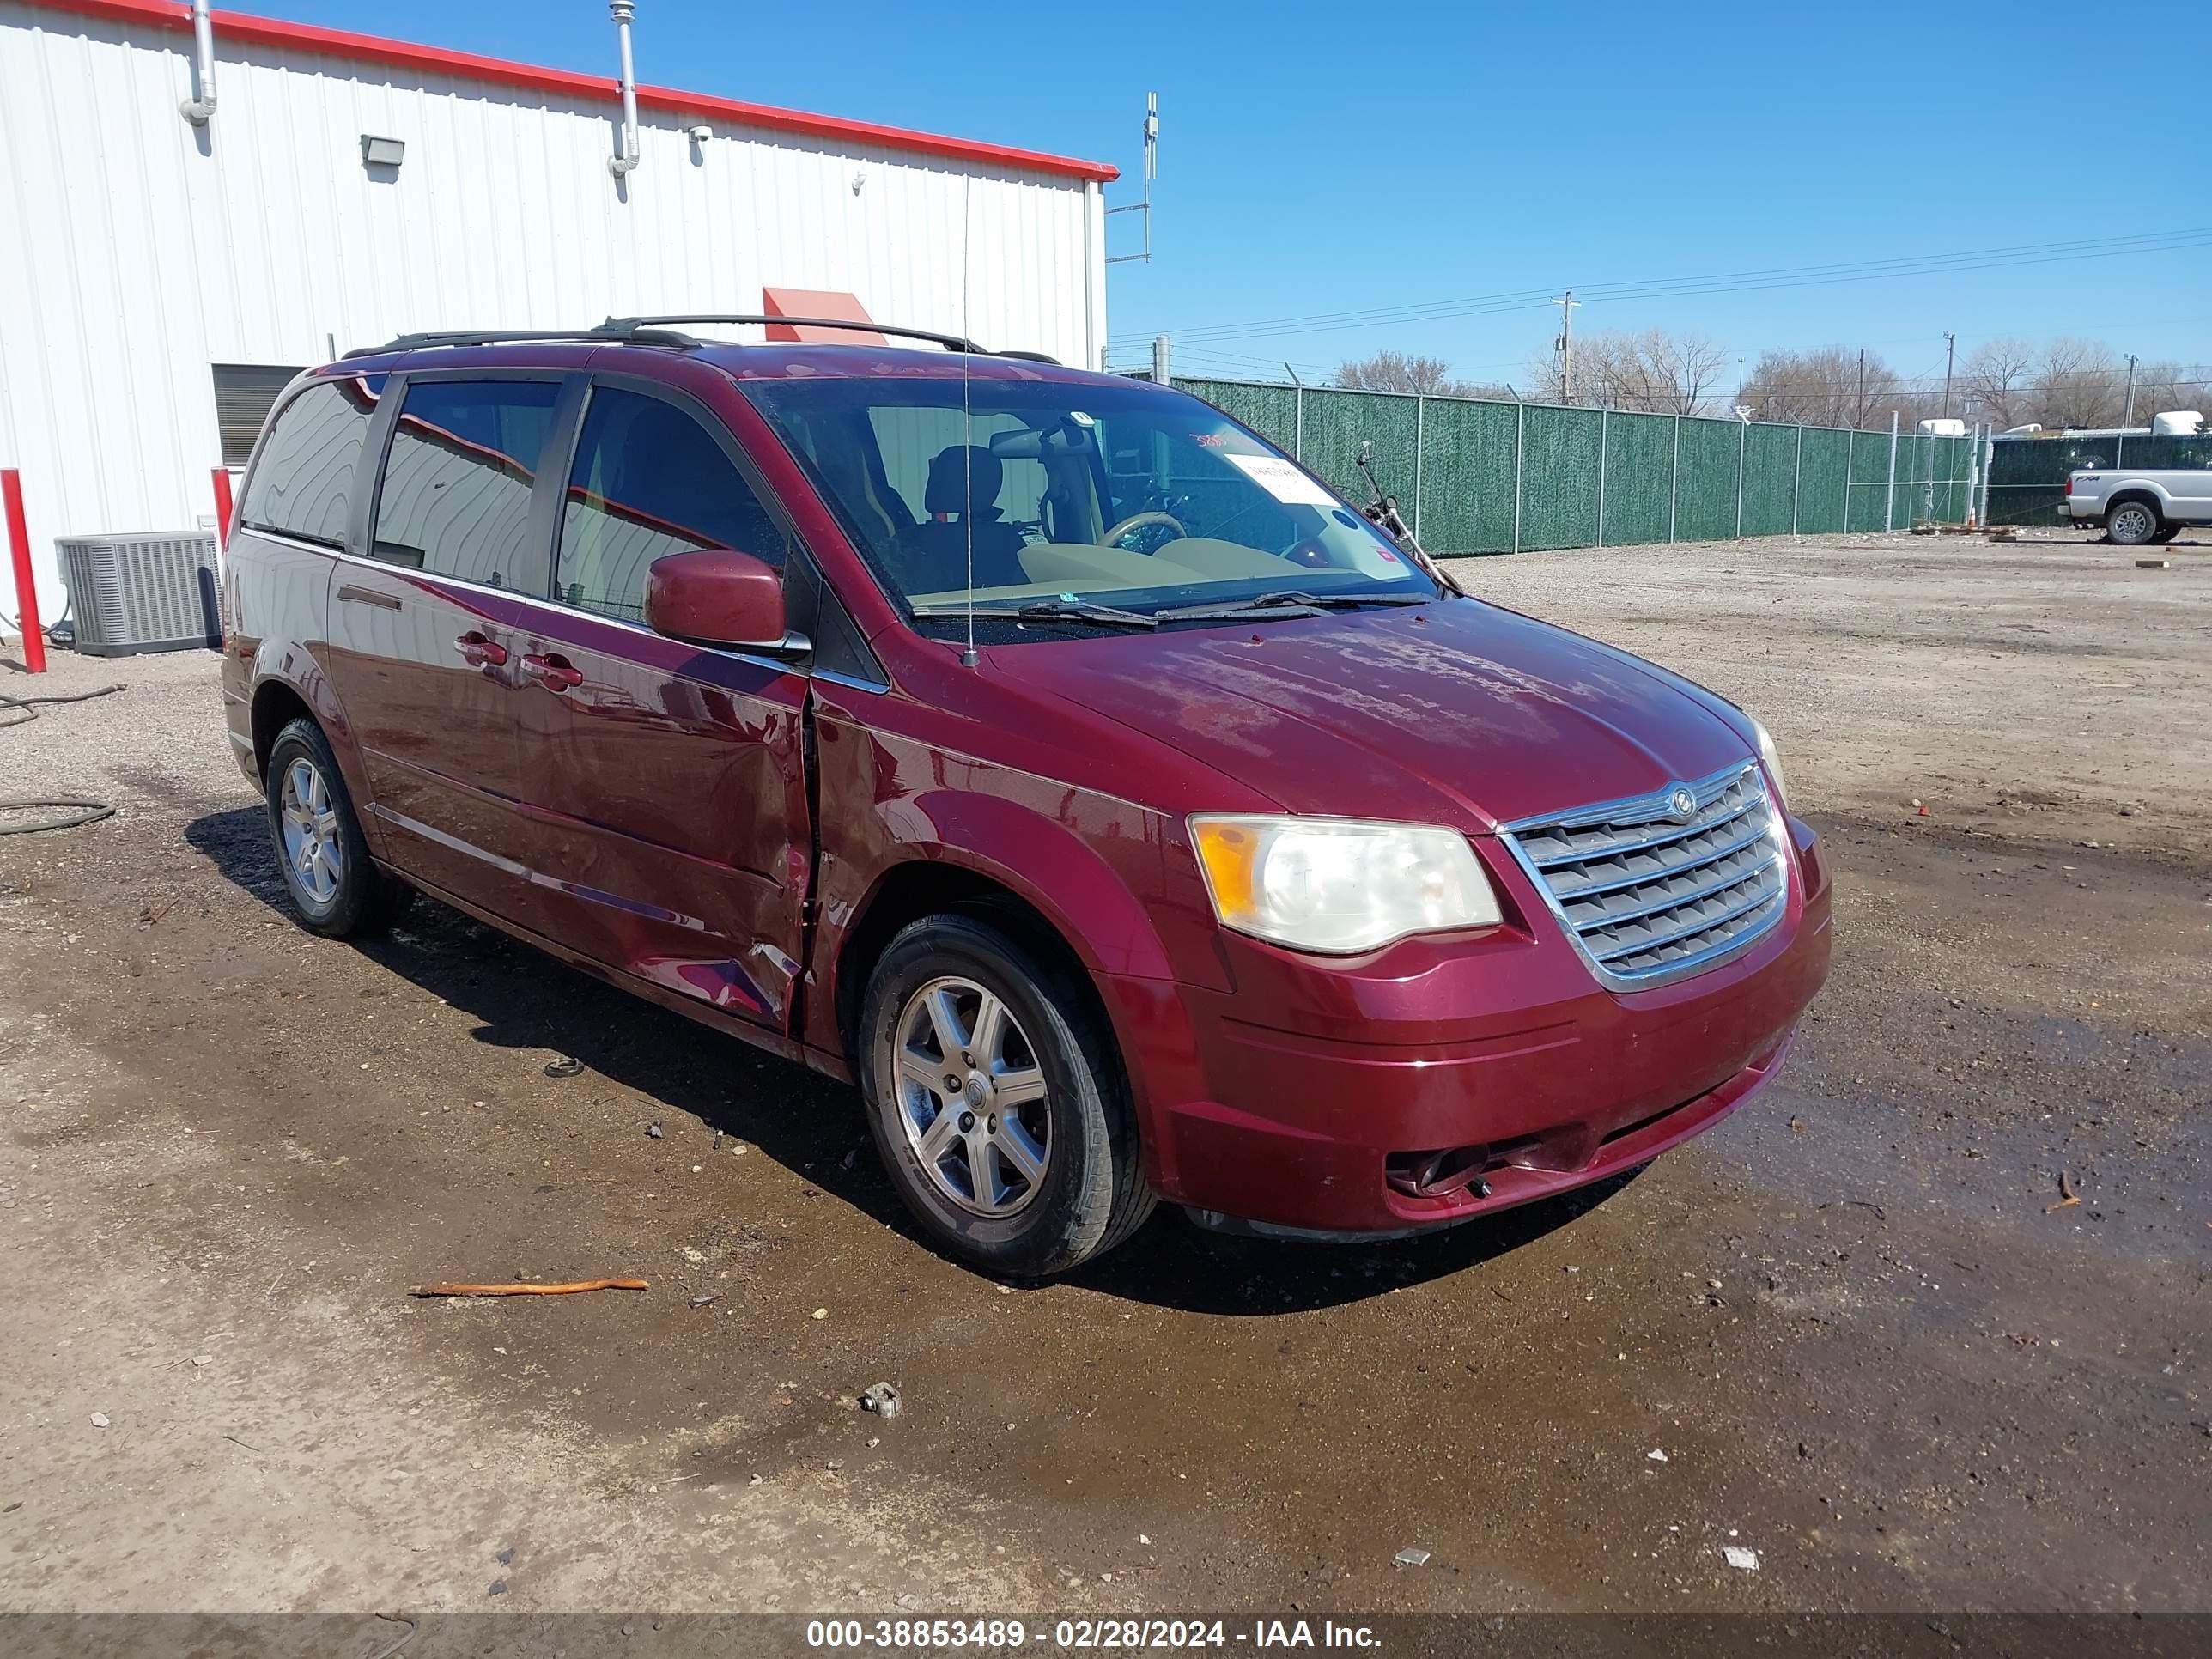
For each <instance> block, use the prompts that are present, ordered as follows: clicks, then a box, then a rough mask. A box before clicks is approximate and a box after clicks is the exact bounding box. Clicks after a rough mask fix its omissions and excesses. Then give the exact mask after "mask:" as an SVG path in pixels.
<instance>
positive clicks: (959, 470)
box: [898, 444, 1030, 593]
mask: <svg viewBox="0 0 2212 1659" xmlns="http://www.w3.org/2000/svg"><path fill="white" fill-rule="evenodd" d="M1005 482H1006V468H1005V466H1004V465H1003V464H1001V463H1000V459H999V458H998V457H997V456H996V455H994V454H993V453H991V452H990V451H989V450H988V449H987V448H985V447H983V446H982V445H981V444H952V445H950V446H948V447H945V448H944V449H941V450H939V452H938V453H937V455H936V457H935V458H934V459H932V460H931V462H930V464H929V482H928V483H927V486H926V487H925V489H924V490H923V492H922V508H923V510H924V511H925V512H927V513H928V514H929V517H928V518H927V520H924V521H923V522H922V523H921V524H918V525H915V526H914V527H913V528H912V529H910V530H908V531H905V532H902V533H901V535H900V536H899V538H898V553H899V565H900V569H899V573H898V574H899V578H900V580H902V582H903V583H904V584H905V586H906V591H907V592H909V593H945V592H954V591H956V590H958V589H961V588H964V587H966V586H968V559H969V537H970V535H971V533H972V535H973V537H974V543H975V586H978V587H1012V586H1019V585H1021V584H1024V583H1026V582H1028V581H1029V580H1030V574H1029V572H1028V571H1026V570H1024V568H1022V557H1021V556H1022V550H1023V548H1024V547H1025V546H1027V545H1028V544H1027V543H1026V542H1025V541H1024V539H1023V538H1022V532H1020V531H1018V530H1017V529H1015V528H1014V527H1013V526H1012V525H1010V524H1007V523H1006V522H1005V521H1004V520H1002V519H1001V518H1000V510H999V491H1000V489H1001V488H1002V487H1003V485H1004V484H1005ZM971 491H972V495H973V500H974V502H975V511H974V513H973V514H972V515H968V512H967V510H968V506H969V499H970V495H971Z"/></svg>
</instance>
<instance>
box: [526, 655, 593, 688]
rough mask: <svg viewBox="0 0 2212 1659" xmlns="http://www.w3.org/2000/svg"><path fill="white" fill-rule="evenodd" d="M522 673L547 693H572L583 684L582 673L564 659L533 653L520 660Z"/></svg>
mask: <svg viewBox="0 0 2212 1659" xmlns="http://www.w3.org/2000/svg"><path fill="white" fill-rule="evenodd" d="M522 671H523V672H524V673H526V674H527V675H528V676H529V677H530V678H532V679H533V680H536V681H537V682H538V684H540V685H542V686H544V688H545V689H546V690H548V691H573V690H575V689H576V688H577V687H578V686H580V685H581V684H583V683H584V671H583V670H582V669H580V668H579V667H577V666H576V665H575V664H574V663H572V662H570V661H569V660H568V659H567V658H565V657H552V656H547V657H541V656H538V655H537V654H536V653H532V654H531V655H529V656H526V657H525V658H524V659H522Z"/></svg>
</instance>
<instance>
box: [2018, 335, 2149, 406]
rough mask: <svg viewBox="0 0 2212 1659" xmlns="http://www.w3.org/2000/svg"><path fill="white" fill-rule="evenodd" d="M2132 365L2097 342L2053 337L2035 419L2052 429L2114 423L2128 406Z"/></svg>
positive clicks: (2039, 376)
mask: <svg viewBox="0 0 2212 1659" xmlns="http://www.w3.org/2000/svg"><path fill="white" fill-rule="evenodd" d="M2127 375H2128V370H2127V365H2126V364H2125V363H2124V362H2121V361H2120V359H2119V358H2118V357H2117V356H2114V355H2113V353H2112V348H2111V347H2109V346H2105V345H2100V344H2098V343H2096V342H2094V341H2093V340H2053V341H2052V342H2051V344H2050V345H2049V346H2048V347H2046V348H2045V350H2044V353H2043V364H2042V367H2041V368H2039V369H2038V370H2037V371H2036V375H2035V380H2034V381H2033V387H2032V391H2033V407H2034V410H2035V412H2034V415H2033V419H2034V420H2036V421H2038V422H2040V423H2041V424H2043V425H2045V426H2049V427H2115V426H2118V424H2119V423H2120V416H2121V415H2122V413H2123V411H2124V410H2125V408H2126V405H2127V397H2126V390H2127Z"/></svg>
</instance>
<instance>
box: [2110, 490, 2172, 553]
mask: <svg viewBox="0 0 2212 1659" xmlns="http://www.w3.org/2000/svg"><path fill="white" fill-rule="evenodd" d="M2159 528H2160V526H2159V520H2158V509H2157V508H2156V507H2153V506H2152V505H2151V504H2150V503H2149V502H2148V501H2122V502H2121V503H2120V504H2119V505H2118V507H2114V508H2113V509H2112V511H2111V512H2110V513H2106V515H2105V533H2106V535H2107V536H2109V537H2111V538H2112V541H2113V542H2114V543H2115V544H2117V545H2118V546H2121V547H2141V546H2142V545H2143V544H2145V543H2147V542H2148V541H2150V540H2152V539H2153V538H2155V537H2156V536H2157V534H2158V532H2159Z"/></svg>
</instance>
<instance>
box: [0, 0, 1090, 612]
mask: <svg viewBox="0 0 2212 1659" xmlns="http://www.w3.org/2000/svg"><path fill="white" fill-rule="evenodd" d="M558 3H566V4H576V5H588V6H593V7H594V8H595V6H596V0H558ZM625 9H626V8H625ZM651 21H652V19H651V14H650V8H649V5H648V9H647V15H646V16H645V17H644V18H642V19H641V20H640V21H639V23H638V25H637V51H638V56H639V57H640V58H642V59H643V60H644V61H645V62H646V63H647V64H651V63H652V62H653V58H654V53H653V46H654V38H653V34H652V33H651V28H650V25H651ZM211 35H212V58H211V66H212V73H211V75H210V76H209V77H208V82H207V83H206V84H203V82H202V79H201V66H200V65H199V64H198V63H197V61H196V52H195V41H194V35H193V15H192V8H191V5H190V4H189V3H179V0H0V225H4V227H5V228H4V231H0V468H10V467H12V468H15V469H18V470H19V471H20V472H21V480H22V493H23V497H24V501H25V507H26V511H27V517H28V520H29V529H30V541H31V545H32V549H33V563H34V568H35V570H36V573H37V578H38V587H39V597H40V611H41V613H42V615H43V616H44V617H46V619H47V620H48V621H52V620H53V619H54V618H56V617H58V616H59V615H60V614H61V611H62V605H63V600H64V595H63V592H62V588H61V585H60V579H59V576H58V573H57V570H56V566H55V561H54V554H53V540H54V538H55V537H57V536H64V535H91V534H100V533H106V532H127V531H167V532H176V531H189V530H191V529H194V528H207V527H210V526H213V524H214V523H215V514H216V498H217V490H218V489H219V487H220V486H219V482H218V480H217V479H216V477H215V474H216V471H218V470H220V469H222V468H223V467H225V466H230V467H235V466H236V465H239V464H240V463H241V462H242V461H243V460H244V459H245V456H246V450H247V449H248V447H250V446H251V444H252V436H253V432H254V429H255V428H258V425H259V422H260V418H261V416H262V414H263V413H264V411H265V410H266V409H267V407H268V403H269V400H270V398H271V397H272V396H273V395H274V393H275V392H276V390H277V389H278V388H280V387H281V386H283V383H284V381H285V380H287V379H289V375H290V374H292V373H293V372H295V371H296V370H297V369H299V368H303V367H306V366H307V365H310V364H313V363H317V362H325V361H327V360H328V359H329V358H330V357H331V356H334V355H335V354H336V353H337V352H340V351H343V350H346V349H349V348H350V347H353V346H357V345H366V344H374V343H377V342H379V341H381V340H385V339H387V338H389V337H392V336H393V335H396V334H398V333H402V332H405V331H412V330H419V329H436V328H455V327H470V326H487V327H509V328H559V327H574V326H578V325H585V324H589V323H592V322H596V321H598V320H599V319H600V318H602V317H605V316H607V315H609V314H635V313H653V312H683V311H686V310H689V311H693V312H757V311H760V310H762V309H763V308H764V307H765V308H769V309H775V310H777V311H780V312H781V313H785V314H803V313H804V312H805V310H807V309H808V308H810V307H811V304H813V303H816V302H817V301H818V302H819V303H822V304H831V303H834V302H835V301H836V298H837V297H839V296H844V295H850V296H853V297H854V298H856V299H857V300H858V301H859V304H860V307H863V308H864V309H865V312H866V315H868V316H870V317H872V318H874V319H878V320H879V321H883V322H896V323H903V324H907V325H913V326H917V327H923V328H933V329H939V330H943V331H952V332H961V333H965V334H967V335H969V336H970V337H973V338H975V339H979V340H981V341H982V342H984V343H986V344H987V345H1004V346H1016V347H1023V348H1027V349H1034V350H1040V351H1044V352H1048V353H1050V354H1051V355H1052V356H1055V357H1057V358H1059V359H1060V361H1062V362H1072V363H1083V364H1087V365H1090V366H1091V367H1094V368H1095V367H1098V366H1100V365H1101V364H1102V362H1103V349H1104V344H1105V339H1106V324H1105V289H1106V285H1105V265H1104V219H1103V204H1102V198H1101V191H1102V189H1103V185H1104V184H1105V183H1106V182H1107V181H1108V180H1109V179H1112V178H1114V177H1115V169H1114V168H1112V167H1108V166H1105V165H1103V164H1100V163H1097V162H1090V161H1074V160H1071V159H1068V158H1066V157H1060V156H1054V155H1041V154H1037V153H1034V152H1030V151H1025V150H1017V149H1006V148H1003V147H1000V146H996V145H990V144H981V143H969V142H966V141H963V140H960V139H955V138H947V137H939V136H935V135H932V134H926V133H917V132H908V131H900V130H897V129H894V128H890V127H884V126H879V125H872V124H869V123H866V122H860V121H852V120H842V119H837V118H829V117H823V116H817V115H805V114H799V113H797V112H792V111H787V110H779V109H773V108H769V107H767V106H760V105H755V104H744V103H737V102H733V101H732V100H726V99H720V98H712V97H706V96H702V95H696V94H688V93H682V92H674V91H668V90H664V89H661V88H655V87H649V86H641V87H639V88H637V89H636V102H637V106H638V127H637V131H636V137H635V166H634V167H631V168H630V169H629V170H628V171H626V172H624V171H619V170H618V169H617V168H616V167H611V166H610V161H611V160H612V159H613V158H616V157H617V156H620V155H623V154H624V153H625V151H626V149H627V145H626V143H625V135H624V123H623V100H622V96H621V86H620V77H619V76H615V75H609V76H604V77H602V76H586V75H575V74H570V73H567V72H564V71H560V70H545V69H538V68H534V67H532V66H529V65H526V64H513V63H507V62H505V61H502V60H499V59H494V58H479V57H474V56H471V55H467V54H463V53H457V52H445V51H441V50H438V49H436V48H434V47H429V46H416V45H410V44H408V43H405V42H401V41H395V40H381V39H376V38H373V37H370V36H367V35H360V34H352V33H342V32H338V31H334V30H329V29H321V28H313V27H306V26H303V25H300V24H295V23H286V22H279V21H273V20H270V19H267V18H261V17H252V16H246V15H241V14H238V13H231V12H220V11H219V12H216V13H215V14H214V15H213V17H212V20H211ZM607 49H608V57H609V64H610V67H611V68H612V67H614V66H615V64H616V36H615V32H614V30H613V29H612V28H610V30H609V33H608V40H607ZM210 103H211V104H212V105H213V106H214V107H213V108H212V109H211V110H210V109H206V108H205V107H204V106H206V105H207V104H210ZM187 104H190V105H191V106H192V107H191V108H190V109H187V108H186V107H185V106H186V105H187ZM196 117H197V118H196ZM372 141H375V142H372ZM963 242H964V244H965V246H964V248H963ZM0 568H4V567H3V566H0ZM0 586H4V584H0ZM0 611H7V612H9V613H10V614H12V613H13V612H14V611H15V605H14V603H13V600H12V594H11V595H9V599H8V600H7V602H6V603H4V604H0Z"/></svg>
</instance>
